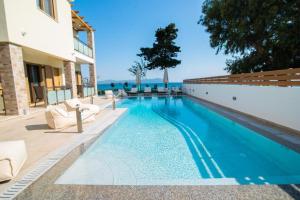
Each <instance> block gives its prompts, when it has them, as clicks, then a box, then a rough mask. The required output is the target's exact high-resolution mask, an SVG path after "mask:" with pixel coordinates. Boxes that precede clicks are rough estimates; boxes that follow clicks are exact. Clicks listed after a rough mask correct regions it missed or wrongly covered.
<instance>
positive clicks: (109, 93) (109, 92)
mask: <svg viewBox="0 0 300 200" xmlns="http://www.w3.org/2000/svg"><path fill="white" fill-rule="evenodd" d="M104 92H105V97H106V98H107V99H112V98H113V96H114V93H113V91H112V90H105V91H104Z"/></svg>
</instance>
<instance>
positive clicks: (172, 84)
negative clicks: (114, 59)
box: [97, 81, 182, 90]
mask: <svg viewBox="0 0 300 200" xmlns="http://www.w3.org/2000/svg"><path fill="white" fill-rule="evenodd" d="M125 82H127V83H128V87H127V88H128V89H130V88H132V87H135V82H134V81H130V82H129V81H124V82H109V83H105V82H104V83H103V82H102V83H101V82H98V85H97V87H98V90H118V89H124V83H125ZM111 83H114V87H111ZM146 86H148V87H151V88H155V87H164V83H163V82H162V81H160V82H154V83H153V82H142V84H141V88H142V89H143V88H144V87H146ZM168 87H169V88H172V87H178V88H181V87H182V83H181V82H170V83H168Z"/></svg>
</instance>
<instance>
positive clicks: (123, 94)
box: [117, 89, 127, 97]
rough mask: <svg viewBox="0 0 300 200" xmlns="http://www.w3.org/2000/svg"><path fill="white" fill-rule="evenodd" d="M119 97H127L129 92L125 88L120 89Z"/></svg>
mask: <svg viewBox="0 0 300 200" xmlns="http://www.w3.org/2000/svg"><path fill="white" fill-rule="evenodd" d="M117 97H127V93H126V92H125V90H123V89H119V90H118V95H117Z"/></svg>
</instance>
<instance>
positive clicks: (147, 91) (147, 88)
mask: <svg viewBox="0 0 300 200" xmlns="http://www.w3.org/2000/svg"><path fill="white" fill-rule="evenodd" d="M151 93H152V90H151V87H145V88H144V94H151Z"/></svg>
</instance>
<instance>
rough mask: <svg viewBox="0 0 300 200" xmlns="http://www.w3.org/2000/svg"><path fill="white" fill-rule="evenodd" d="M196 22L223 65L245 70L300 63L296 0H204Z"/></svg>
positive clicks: (299, 11)
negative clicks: (226, 57)
mask: <svg viewBox="0 0 300 200" xmlns="http://www.w3.org/2000/svg"><path fill="white" fill-rule="evenodd" d="M202 13H203V15H202V16H201V19H200V21H199V23H201V24H202V25H204V26H205V27H206V31H207V32H208V33H210V45H211V46H212V47H213V48H216V49H217V53H219V52H221V51H222V52H224V53H225V54H230V55H232V56H233V59H230V60H227V62H226V65H227V67H226V68H225V69H226V70H227V71H228V72H231V73H233V74H234V73H246V72H257V71H268V70H277V69H285V68H290V67H294V68H295V67H300V66H299V65H300V64H299V56H300V1H299V0H264V1H261V0H243V1H241V0H206V1H205V2H204V3H203V6H202Z"/></svg>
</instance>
